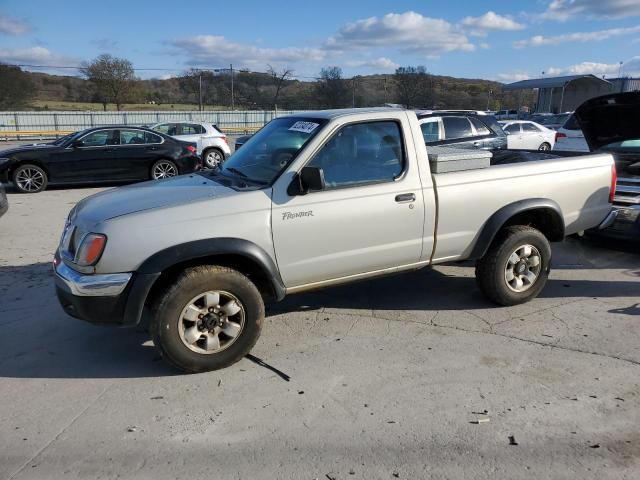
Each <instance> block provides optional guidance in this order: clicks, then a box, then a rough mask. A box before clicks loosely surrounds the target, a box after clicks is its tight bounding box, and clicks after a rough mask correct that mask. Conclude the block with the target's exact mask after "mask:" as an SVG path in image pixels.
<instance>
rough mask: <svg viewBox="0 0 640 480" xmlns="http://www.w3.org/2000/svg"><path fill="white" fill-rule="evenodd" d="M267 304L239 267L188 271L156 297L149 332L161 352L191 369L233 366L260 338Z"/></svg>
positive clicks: (167, 359)
mask: <svg viewBox="0 0 640 480" xmlns="http://www.w3.org/2000/svg"><path fill="white" fill-rule="evenodd" d="M263 321H264V303H263V300H262V296H261V295H260V292H259V291H258V289H257V288H256V286H255V285H254V284H253V283H252V282H251V281H250V280H249V279H248V278H247V277H246V276H244V275H242V274H241V273H240V272H237V271H236V270H232V269H230V268H226V267H218V266H210V265H209V266H198V267H193V268H189V269H187V270H185V271H184V272H182V273H181V274H180V275H179V276H178V278H177V279H176V280H175V281H174V282H173V283H172V284H171V285H169V286H168V287H167V288H166V289H165V290H164V291H162V292H160V293H159V295H157V296H156V302H155V305H154V306H153V307H152V314H151V324H150V331H151V336H152V338H153V342H154V344H155V346H156V348H157V349H158V350H159V352H160V354H161V355H162V357H163V358H164V359H165V360H166V361H167V362H168V363H169V364H171V365H173V366H174V367H176V368H178V369H180V370H183V371H185V372H188V373H196V372H206V371H210V370H218V369H220V368H225V367H228V366H230V365H232V364H234V363H235V362H237V361H238V360H240V359H241V358H242V357H244V356H245V355H246V354H247V353H249V351H251V349H252V348H253V346H254V345H255V344H256V342H257V341H258V338H259V337H260V332H261V330H262V323H263Z"/></svg>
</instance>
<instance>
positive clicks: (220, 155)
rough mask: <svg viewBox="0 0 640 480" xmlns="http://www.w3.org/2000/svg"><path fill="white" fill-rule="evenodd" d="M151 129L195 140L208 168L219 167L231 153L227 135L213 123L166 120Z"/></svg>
mask: <svg viewBox="0 0 640 480" xmlns="http://www.w3.org/2000/svg"><path fill="white" fill-rule="evenodd" d="M151 129H152V130H155V131H156V132H160V133H164V134H166V135H170V136H172V137H175V138H177V139H178V140H183V141H185V142H194V143H195V144H196V145H197V147H196V148H197V151H198V155H201V156H202V160H204V165H205V167H208V168H216V167H218V166H219V165H221V164H222V163H223V162H224V161H225V160H226V159H227V157H228V156H229V155H231V149H230V148H229V144H228V143H227V136H226V135H225V134H224V133H222V132H221V131H220V129H219V128H218V127H217V126H216V125H213V124H211V123H194V122H165V123H157V124H156V125H153V126H152V127H151Z"/></svg>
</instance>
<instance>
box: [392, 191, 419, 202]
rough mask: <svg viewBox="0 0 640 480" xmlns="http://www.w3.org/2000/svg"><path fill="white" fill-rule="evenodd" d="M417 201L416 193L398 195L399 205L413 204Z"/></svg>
mask: <svg viewBox="0 0 640 480" xmlns="http://www.w3.org/2000/svg"><path fill="white" fill-rule="evenodd" d="M415 201H416V194H415V193H401V194H400V195H396V202H398V203H411V202H415Z"/></svg>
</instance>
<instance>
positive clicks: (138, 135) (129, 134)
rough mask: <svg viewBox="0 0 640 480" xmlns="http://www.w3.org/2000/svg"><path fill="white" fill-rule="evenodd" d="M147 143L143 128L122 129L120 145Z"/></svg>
mask: <svg viewBox="0 0 640 480" xmlns="http://www.w3.org/2000/svg"><path fill="white" fill-rule="evenodd" d="M143 143H145V140H144V132H143V131H142V130H120V145H140V144H143Z"/></svg>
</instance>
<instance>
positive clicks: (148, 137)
mask: <svg viewBox="0 0 640 480" xmlns="http://www.w3.org/2000/svg"><path fill="white" fill-rule="evenodd" d="M144 143H162V137H161V136H160V135H156V134H154V133H151V132H144Z"/></svg>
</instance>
